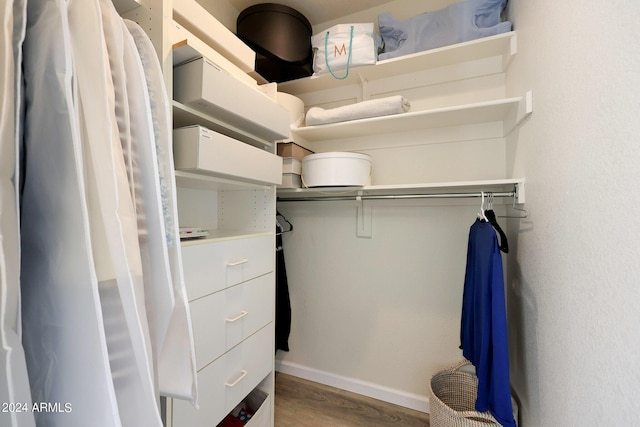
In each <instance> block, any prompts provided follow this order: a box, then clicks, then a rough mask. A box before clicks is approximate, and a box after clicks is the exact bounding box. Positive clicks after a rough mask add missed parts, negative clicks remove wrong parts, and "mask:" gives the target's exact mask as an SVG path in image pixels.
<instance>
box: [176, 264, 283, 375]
mask: <svg viewBox="0 0 640 427" xmlns="http://www.w3.org/2000/svg"><path fill="white" fill-rule="evenodd" d="M274 298H275V276H274V273H268V274H265V275H263V276H259V277H256V278H255V279H251V280H249V281H247V282H244V283H241V284H239V285H235V286H232V287H230V288H227V289H225V290H223V291H220V292H216V293H214V294H212V295H207V296H205V297H202V298H199V299H197V300H195V301H192V302H191V303H190V305H189V308H190V310H191V323H192V324H193V336H194V342H195V349H196V368H197V369H198V370H200V369H202V368H203V367H204V366H206V365H207V364H208V363H210V362H212V361H213V360H215V359H217V358H218V357H220V356H221V355H222V354H223V353H224V352H226V351H227V350H229V349H230V348H232V347H234V346H235V345H237V344H239V343H240V342H241V341H242V340H244V339H246V338H247V337H248V336H250V335H252V334H253V333H255V332H256V331H257V330H259V329H260V328H262V327H264V326H265V325H267V323H269V322H271V321H272V320H273V316H274V313H273V307H274V304H275V302H274Z"/></svg>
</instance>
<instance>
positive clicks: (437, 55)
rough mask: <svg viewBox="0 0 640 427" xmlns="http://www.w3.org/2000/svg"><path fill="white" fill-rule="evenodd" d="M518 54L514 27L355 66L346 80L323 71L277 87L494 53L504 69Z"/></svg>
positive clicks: (323, 84)
mask: <svg viewBox="0 0 640 427" xmlns="http://www.w3.org/2000/svg"><path fill="white" fill-rule="evenodd" d="M515 54H516V33H515V32H514V31H511V32H508V33H503V34H498V35H496V36H491V37H485V38H481V39H476V40H472V41H469V42H464V43H458V44H455V45H452V46H445V47H441V48H437V49H431V50H427V51H424V52H418V53H414V54H411V55H405V56H401V57H397V58H391V59H387V60H384V61H380V62H378V63H377V64H376V65H369V66H363V67H356V68H352V69H351V70H350V73H349V77H347V78H346V79H344V80H336V79H334V78H333V77H332V76H331V75H330V74H321V75H318V76H311V77H306V78H303V79H298V80H292V81H289V82H283V83H279V84H278V90H279V91H281V92H287V93H290V94H292V95H299V94H303V93H308V92H316V91H320V90H325V89H334V88H337V87H341V86H346V85H350V84H354V83H360V81H361V80H364V81H371V80H376V79H381V78H386V77H393V76H397V75H402V74H406V73H411V72H414V71H423V70H428V69H433V68H438V67H444V66H447V65H453V64H457V63H461V62H467V61H473V60H477V59H482V58H490V57H494V56H501V57H502V58H503V59H502V68H503V70H504V69H506V67H507V66H508V64H509V62H510V60H511V58H512V57H513V55H515Z"/></svg>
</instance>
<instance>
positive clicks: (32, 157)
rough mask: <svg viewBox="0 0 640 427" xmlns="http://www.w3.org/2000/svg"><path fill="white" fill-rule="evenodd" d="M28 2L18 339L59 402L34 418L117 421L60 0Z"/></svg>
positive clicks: (40, 399) (50, 398) (33, 375)
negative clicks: (20, 301)
mask: <svg viewBox="0 0 640 427" xmlns="http://www.w3.org/2000/svg"><path fill="white" fill-rule="evenodd" d="M27 10H28V14H27V16H28V20H27V33H26V38H25V43H24V46H25V50H24V52H25V58H24V73H25V79H26V81H27V82H28V84H27V86H26V91H25V104H26V116H25V153H26V154H27V155H26V167H25V171H26V172H25V180H24V182H25V185H24V192H23V197H22V253H23V254H25V256H23V257H22V270H21V274H22V297H23V305H22V307H23V344H24V347H25V353H26V359H27V366H28V369H29V380H30V383H31V393H32V399H33V401H34V403H38V404H41V403H42V404H51V405H57V406H56V407H57V409H58V410H56V411H53V410H51V411H42V412H37V413H35V416H36V421H37V423H38V425H42V426H48V427H49V426H60V427H76V426H77V427H86V426H88V425H90V426H92V427H113V426H116V427H118V426H120V425H121V424H120V419H119V414H118V406H117V402H116V395H115V391H114V387H113V380H112V376H111V368H110V364H109V358H108V352H107V344H106V339H105V333H104V323H103V319H102V308H101V305H100V297H99V293H98V285H97V278H96V273H95V269H94V260H93V258H92V250H91V241H90V232H89V221H88V213H87V209H86V206H87V204H86V200H85V198H84V195H85V188H84V182H83V178H82V177H83V172H82V157H81V147H80V137H79V126H78V122H77V119H76V111H75V106H74V102H73V97H72V94H73V87H72V71H73V70H72V56H71V45H70V34H69V23H68V14H67V13H68V11H67V1H66V0H29V1H28V4H27ZM93 30H95V29H93ZM27 255H28V256H27Z"/></svg>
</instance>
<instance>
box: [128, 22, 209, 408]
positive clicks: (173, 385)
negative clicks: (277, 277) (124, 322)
mask: <svg viewBox="0 0 640 427" xmlns="http://www.w3.org/2000/svg"><path fill="white" fill-rule="evenodd" d="M125 24H126V26H127V29H128V30H129V32H130V33H131V35H132V37H133V40H134V42H135V45H136V47H137V49H138V54H139V55H140V60H141V62H142V66H143V69H144V72H145V78H146V84H147V90H148V93H149V103H150V107H151V120H152V124H153V134H154V140H155V148H156V160H157V162H158V174H159V183H160V184H159V185H160V198H161V203H162V211H163V214H164V225H165V227H164V228H165V232H166V245H167V251H168V257H169V268H170V274H171V281H172V286H173V296H174V300H175V305H174V308H173V312H172V314H171V318H170V321H169V325H168V329H167V333H166V336H165V339H164V342H163V345H162V350H161V351H160V354H158V355H157V356H158V380H159V388H160V393H161V394H162V395H164V396H169V397H174V398H179V399H186V400H190V401H191V402H192V403H193V404H194V405H196V406H197V400H198V392H197V390H198V387H197V375H196V359H195V349H194V343H193V328H192V326H191V315H190V312H189V303H188V299H187V291H186V287H185V283H184V276H183V272H182V254H181V251H180V239H179V230H178V228H179V226H178V203H177V196H176V186H175V173H174V167H173V148H172V147H173V145H172V144H173V142H172V135H173V133H172V127H171V119H170V117H171V116H170V112H169V100H168V97H167V90H166V87H165V85H164V79H163V76H162V70H161V67H160V62H159V61H158V56H157V54H156V51H155V49H154V48H153V45H152V44H151V40H149V37H148V36H147V34H146V33H145V32H144V30H143V29H142V28H141V27H140V26H139V25H138V24H136V23H135V22H133V21H129V20H125Z"/></svg>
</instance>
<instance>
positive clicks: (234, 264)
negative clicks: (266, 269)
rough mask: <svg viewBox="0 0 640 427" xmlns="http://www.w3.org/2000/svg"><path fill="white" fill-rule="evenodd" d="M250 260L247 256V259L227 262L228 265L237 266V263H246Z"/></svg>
mask: <svg viewBox="0 0 640 427" xmlns="http://www.w3.org/2000/svg"><path fill="white" fill-rule="evenodd" d="M248 262H249V260H248V259H246V258H245V259H241V260H238V261H233V262H228V263H227V267H235V266H237V265H241V264H246V263H248Z"/></svg>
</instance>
